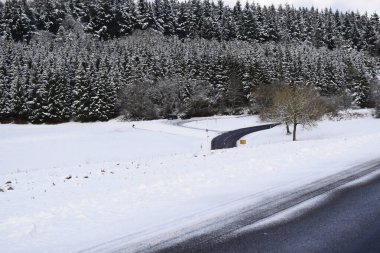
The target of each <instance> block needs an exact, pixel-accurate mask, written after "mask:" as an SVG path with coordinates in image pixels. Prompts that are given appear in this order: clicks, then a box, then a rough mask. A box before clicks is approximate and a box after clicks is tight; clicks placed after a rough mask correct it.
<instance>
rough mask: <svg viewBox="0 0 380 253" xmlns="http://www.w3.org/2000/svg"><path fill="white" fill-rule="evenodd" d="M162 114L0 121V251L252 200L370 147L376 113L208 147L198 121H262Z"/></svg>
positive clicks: (223, 124)
mask: <svg viewBox="0 0 380 253" xmlns="http://www.w3.org/2000/svg"><path fill="white" fill-rule="evenodd" d="M169 123H176V121H174V122H169V121H166V120H161V121H160V120H159V121H150V122H117V121H111V122H107V123H89V124H78V123H67V124H62V125H57V126H46V125H42V126H32V125H23V126H20V125H0V188H1V189H2V190H3V191H4V192H0V206H1V208H0V251H1V252H10V253H12V252H65V253H66V252H77V251H80V250H83V249H86V248H90V247H92V246H94V245H97V244H102V243H104V242H107V241H109V240H112V239H115V238H118V237H125V238H126V239H125V244H128V243H131V245H132V243H134V242H136V241H139V240H140V239H144V238H147V234H148V233H156V232H158V231H164V230H169V229H175V228H176V227H178V226H180V225H181V224H191V223H193V222H196V221H198V220H200V219H204V218H207V217H210V216H213V215H216V214H220V213H221V212H223V211H228V210H230V209H233V208H236V206H238V205H240V204H241V205H243V204H244V201H237V200H244V198H245V197H246V196H251V197H250V201H255V200H257V201H259V200H261V199H262V198H264V197H266V196H268V195H270V194H275V193H278V192H281V191H284V190H289V189H292V188H296V187H299V186H301V185H303V184H306V183H308V182H311V181H314V180H316V179H318V178H322V177H325V176H328V175H331V174H334V173H337V172H339V171H342V170H344V169H347V168H350V167H352V166H354V165H357V164H361V163H364V162H366V161H369V160H373V159H379V158H380V149H379V148H378V146H379V143H380V120H375V119H372V118H371V117H370V116H369V115H367V116H365V117H363V118H359V119H352V120H342V121H328V120H326V121H323V122H321V123H320V124H319V125H318V127H317V128H314V129H312V130H310V131H308V130H302V129H301V128H300V131H299V135H298V139H299V141H298V142H296V143H293V142H291V138H290V137H289V136H285V135H284V129H283V127H277V128H273V129H271V130H267V131H265V132H259V133H255V134H252V135H249V136H247V137H246V138H245V139H246V140H247V142H248V144H247V145H246V146H244V147H238V148H236V149H231V150H219V151H213V152H211V151H210V150H208V143H209V141H210V140H211V138H212V137H213V136H214V135H215V134H216V133H214V132H206V131H205V130H204V129H206V128H207V129H210V130H215V131H225V130H231V129H235V128H240V127H247V126H251V125H259V124H262V123H261V122H260V121H259V120H258V119H257V117H255V116H250V117H218V118H216V117H212V118H208V119H206V120H202V121H192V122H188V123H186V124H184V126H180V125H175V124H169ZM133 124H135V128H133V127H132V125H133ZM196 128H199V129H196ZM8 181H10V182H11V183H9V184H7V182H8ZM10 187H12V188H13V190H8V189H9V188H10ZM232 203H233V204H232ZM221 207H223V208H221ZM131 247H132V246H131Z"/></svg>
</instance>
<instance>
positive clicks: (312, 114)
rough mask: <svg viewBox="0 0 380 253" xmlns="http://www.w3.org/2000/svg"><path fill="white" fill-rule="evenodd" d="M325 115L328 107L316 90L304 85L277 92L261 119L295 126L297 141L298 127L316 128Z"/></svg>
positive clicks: (282, 88)
mask: <svg viewBox="0 0 380 253" xmlns="http://www.w3.org/2000/svg"><path fill="white" fill-rule="evenodd" d="M325 113H326V106H325V104H324V103H323V100H322V99H321V98H320V96H319V94H318V93H317V92H316V91H315V90H314V89H312V88H309V87H306V86H303V85H296V86H294V87H289V86H287V85H285V86H282V87H281V88H279V89H278V90H277V91H276V92H275V94H274V95H273V103H272V105H271V106H269V107H267V108H264V109H263V110H262V111H261V113H260V117H261V119H263V120H271V121H277V122H281V123H284V124H287V125H293V141H295V140H296V134H297V126H298V125H303V126H309V127H312V126H315V125H316V123H317V122H318V121H319V120H320V119H321V118H322V117H323V115H324V114H325Z"/></svg>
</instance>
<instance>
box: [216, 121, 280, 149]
mask: <svg viewBox="0 0 380 253" xmlns="http://www.w3.org/2000/svg"><path fill="white" fill-rule="evenodd" d="M277 125H279V124H267V125H261V126H254V127H247V128H241V129H237V130H233V131H229V132H226V133H223V134H221V135H218V136H217V137H215V138H214V139H213V140H212V141H211V150H216V149H224V148H235V147H236V142H237V141H238V140H239V139H241V138H242V137H243V136H245V135H247V134H251V133H254V132H258V131H262V130H266V129H270V128H272V127H275V126H277Z"/></svg>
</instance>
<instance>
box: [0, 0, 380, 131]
mask: <svg viewBox="0 0 380 253" xmlns="http://www.w3.org/2000/svg"><path fill="white" fill-rule="evenodd" d="M379 59H380V21H379V16H378V15H377V14H360V13H356V12H346V13H343V12H339V11H336V12H335V11H332V10H329V9H325V10H318V9H314V8H311V9H307V8H294V7H292V6H288V5H284V6H276V7H275V6H260V5H258V4H254V3H252V4H248V3H245V4H242V3H240V2H237V3H236V4H235V6H234V7H229V6H225V5H224V4H223V1H221V0H219V1H218V2H217V3H215V2H211V1H209V0H204V1H200V0H190V1H183V2H182V1H181V2H179V1H177V0H155V1H154V2H148V1H146V0H137V2H134V1H133V0H34V1H26V0H8V1H6V2H5V3H1V2H0V121H1V122H19V123H22V122H32V123H59V122H66V121H70V120H75V121H82V122H88V121H97V120H100V121H106V120H109V119H111V118H114V117H116V116H119V115H125V116H126V117H129V118H134V119H155V118H162V117H166V116H167V115H171V114H177V115H184V116H206V115H212V114H233V113H241V112H243V111H246V110H253V111H254V108H255V96H254V94H255V91H256V89H257V88H258V87H260V86H263V85H276V84H281V83H286V84H294V83H297V82H302V83H304V84H306V85H309V86H311V87H314V88H315V89H316V90H317V91H318V92H319V93H320V94H321V95H322V96H324V97H326V98H334V99H337V98H342V99H346V100H347V99H349V100H350V103H352V105H355V106H360V107H367V106H371V105H373V101H372V98H371V85H372V84H373V82H375V78H376V76H377V74H378V72H379Z"/></svg>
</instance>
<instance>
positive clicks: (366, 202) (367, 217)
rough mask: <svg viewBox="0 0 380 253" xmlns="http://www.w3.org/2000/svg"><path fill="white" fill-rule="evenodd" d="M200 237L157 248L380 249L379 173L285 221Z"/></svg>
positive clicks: (244, 252) (315, 252) (354, 252)
mask: <svg viewBox="0 0 380 253" xmlns="http://www.w3.org/2000/svg"><path fill="white" fill-rule="evenodd" d="M373 169H380V166H379V165H377V166H376V167H375V168H373ZM348 179H349V178H348ZM230 234H233V233H230ZM202 238H207V235H202ZM202 238H198V239H197V241H193V242H191V243H188V242H183V243H180V244H178V245H174V246H173V245H172V246H171V247H167V248H164V249H161V250H159V251H155V252H160V253H180V252H181V253H193V252H194V253H195V252H197V253H379V252H380V176H378V177H375V178H373V179H372V180H371V181H369V182H367V183H365V184H361V185H357V186H353V187H350V188H345V189H343V190H337V191H334V192H333V193H332V194H331V196H330V197H329V199H328V200H327V201H326V202H324V203H323V204H321V205H318V206H317V207H313V208H312V207H310V208H309V209H308V210H306V211H305V210H304V211H303V212H302V215H300V216H298V217H297V218H293V219H292V220H286V221H284V222H283V223H282V224H277V225H273V226H271V227H270V226H269V227H266V228H262V229H259V230H252V231H249V232H245V233H244V234H239V235H231V236H226V235H223V236H220V237H219V238H217V237H215V236H214V237H213V238H214V239H212V240H203V239H202Z"/></svg>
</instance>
